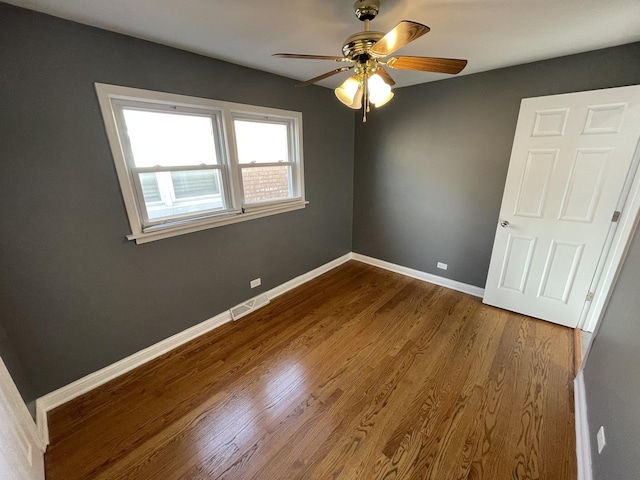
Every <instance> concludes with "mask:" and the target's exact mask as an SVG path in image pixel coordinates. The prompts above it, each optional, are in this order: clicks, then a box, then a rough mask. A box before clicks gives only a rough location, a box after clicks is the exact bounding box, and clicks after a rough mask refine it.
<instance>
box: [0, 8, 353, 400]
mask: <svg viewBox="0 0 640 480" xmlns="http://www.w3.org/2000/svg"><path fill="white" fill-rule="evenodd" d="M274 61H275V60H274ZM94 82H104V83H110V84H116V85H126V86H130V87H137V88H144V89H149V90H157V91H165V92H172V93H178V94H186V95H193V96H198V97H205V98H213V99H220V100H226V101H232V102H241V103H247V104H253V105H262V106H269V107H276V108H283V109H290V110H296V111H301V112H302V114H303V123H304V147H305V151H304V161H305V186H306V194H307V199H308V200H309V201H310V205H309V206H308V207H307V208H306V209H304V210H299V211H295V212H290V213H285V214H280V215H275V216H270V217H267V218H263V219H259V220H253V221H249V222H244V223H241V224H236V225H229V226H225V227H219V228H214V229H211V230H206V231H202V232H197V233H192V234H188V235H183V236H179V237H174V238H170V239H165V240H160V241H156V242H152V243H149V244H145V245H136V244H135V243H133V242H129V241H127V240H125V238H124V236H125V235H126V234H127V233H130V230H129V225H128V221H127V216H126V213H125V209H124V205H123V201H122V197H121V195H120V190H119V185H118V180H117V178H116V172H115V168H114V164H113V160H112V157H111V153H110V150H109V144H108V142H107V138H106V135H105V130H104V126H103V122H102V118H101V114H100V110H99V107H98V102H97V99H96V94H95V91H94ZM294 84H295V82H294V81H293V80H290V79H285V78H282V77H278V76H275V75H271V74H267V73H263V72H258V71H255V70H251V69H247V68H243V67H239V66H236V65H231V64H228V63H224V62H221V61H217V60H212V59H210V58H206V57H202V56H199V55H195V54H190V53H186V52H183V51H180V50H176V49H172V48H168V47H164V46H161V45H157V44H154V43H150V42H145V41H142V40H137V39H134V38H130V37H127V36H123V35H119V34H114V33H110V32H107V31H104V30H99V29H96V28H92V27H88V26H83V25H80V24H76V23H73V22H68V21H65V20H61V19H57V18H53V17H50V16H47V15H43V14H39V13H35V12H31V11H28V10H23V9H19V8H15V7H12V6H9V5H7V4H2V3H0V106H1V107H0V108H1V114H0V146H1V147H0V155H1V161H0V205H2V210H3V212H2V235H0V264H1V266H2V268H1V269H0V324H1V325H2V327H3V329H4V331H5V332H6V336H7V337H8V340H9V341H10V343H11V345H12V347H13V349H14V350H15V353H16V355H17V357H18V359H19V360H20V362H21V364H22V368H23V370H24V373H25V375H26V377H27V379H28V383H29V387H30V388H28V389H24V388H23V395H25V397H26V398H25V399H26V400H27V401H30V400H32V398H33V396H40V395H43V394H45V393H47V392H49V391H51V390H53V389H56V388H58V387H61V386H63V385H65V384H67V383H69V382H71V381H73V380H76V379H78V378H80V377H82V376H84V375H86V374H88V373H91V372H93V371H95V370H97V369H100V368H101V367H104V366H106V365H109V364H111V363H113V362H115V361H117V360H119V359H121V358H123V357H125V356H127V355H130V354H132V353H134V352H136V351H138V350H140V349H142V348H144V347H146V346H148V345H151V344H153V343H156V342H158V341H160V340H162V339H164V338H166V337H168V336H170V335H172V334H174V333H177V332H179V331H182V330H184V329H186V328H188V327H190V326H192V325H194V324H197V323H199V322H202V321H204V320H206V319H207V318H210V317H212V316H213V315H216V314H218V313H220V312H222V311H224V310H225V309H227V308H229V307H230V306H233V305H235V304H237V303H239V302H241V301H243V300H246V299H248V298H250V297H252V296H254V295H256V294H257V293H258V292H259V291H264V290H267V289H269V288H272V287H274V286H276V285H279V284H281V283H283V282H285V281H287V280H289V279H291V278H293V277H295V276H297V275H300V274H302V273H305V272H307V271H309V270H311V269H313V268H315V267H317V266H319V265H322V264H323V263H326V262H328V261H330V260H333V259H335V258H337V257H338V256H340V255H343V254H345V253H347V252H349V251H350V250H351V225H352V211H353V210H352V198H353V141H354V140H353V139H354V126H353V125H354V124H353V113H352V112H351V111H350V110H348V109H345V108H343V107H342V106H341V105H340V103H339V102H336V101H334V98H333V92H331V91H330V90H327V89H324V88H320V87H310V88H307V89H297V88H294ZM256 277H261V278H262V287H261V288H260V289H255V290H251V289H250V288H249V281H250V280H251V279H253V278H256Z"/></svg>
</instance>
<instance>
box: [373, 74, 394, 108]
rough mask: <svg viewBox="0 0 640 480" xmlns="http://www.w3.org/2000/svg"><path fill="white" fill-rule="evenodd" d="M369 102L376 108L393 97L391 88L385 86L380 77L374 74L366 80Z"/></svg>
mask: <svg viewBox="0 0 640 480" xmlns="http://www.w3.org/2000/svg"><path fill="white" fill-rule="evenodd" d="M367 88H368V89H369V100H370V101H371V103H373V104H374V105H375V106H376V107H381V106H382V105H384V104H385V103H387V102H388V101H389V100H391V98H392V97H393V92H392V91H391V86H390V85H388V84H386V83H385V81H384V80H383V79H382V77H381V76H380V75H378V74H377V73H374V74H373V75H371V76H370V77H369V78H368V79H367Z"/></svg>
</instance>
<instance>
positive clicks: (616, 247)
mask: <svg viewBox="0 0 640 480" xmlns="http://www.w3.org/2000/svg"><path fill="white" fill-rule="evenodd" d="M639 163H640V140H639V141H638V144H637V145H636V150H635V153H634V155H633V160H632V163H631V169H630V175H633V181H632V183H631V188H630V189H629V191H628V194H627V196H626V199H625V198H624V190H623V191H622V192H621V194H622V196H623V198H622V202H621V203H623V209H622V210H621V215H620V219H619V221H618V228H617V229H616V232H615V234H614V236H613V241H612V242H611V245H610V247H609V250H608V252H603V255H602V257H601V260H600V262H603V263H604V265H603V267H604V268H603V271H602V276H601V278H600V280H599V282H598V285H597V288H596V291H595V292H594V297H593V300H592V302H591V306H590V308H589V311H588V312H587V314H586V315H582V317H583V318H581V320H580V321H579V323H578V328H579V329H581V330H586V331H590V332H593V335H592V337H591V341H590V342H589V345H588V346H587V348H586V351H585V353H584V356H583V357H584V358H583V361H582V366H581V367H580V370H582V369H583V368H584V365H585V364H586V360H587V357H588V356H589V351H590V350H591V345H593V340H594V338H595V337H596V335H597V333H598V330H599V327H600V323H601V320H602V317H603V315H604V312H605V310H606V308H607V305H608V304H609V299H610V298H611V294H612V293H613V288H614V286H615V283H616V280H617V279H618V275H619V274H620V270H621V269H622V265H623V264H624V260H625V258H626V256H627V252H628V250H629V246H630V245H631V240H633V236H634V234H635V231H636V228H637V226H638V223H640V167H639ZM633 169H635V172H633Z"/></svg>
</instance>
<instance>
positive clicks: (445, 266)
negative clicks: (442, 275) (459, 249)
mask: <svg viewBox="0 0 640 480" xmlns="http://www.w3.org/2000/svg"><path fill="white" fill-rule="evenodd" d="M436 266H437V267H438V268H439V269H441V270H446V269H447V267H448V265H447V264H446V263H442V262H438V264H437V265H436Z"/></svg>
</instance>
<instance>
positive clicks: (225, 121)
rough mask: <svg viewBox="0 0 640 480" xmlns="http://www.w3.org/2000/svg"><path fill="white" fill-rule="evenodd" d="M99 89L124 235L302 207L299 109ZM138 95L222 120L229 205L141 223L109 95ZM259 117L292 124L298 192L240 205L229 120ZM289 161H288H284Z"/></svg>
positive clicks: (140, 238)
mask: <svg viewBox="0 0 640 480" xmlns="http://www.w3.org/2000/svg"><path fill="white" fill-rule="evenodd" d="M95 88H96V92H97V95H98V102H99V104H100V109H101V111H102V117H103V120H104V124H105V130H106V133H107V138H108V140H109V144H110V146H111V153H112V155H113V160H114V164H115V167H116V173H117V175H118V180H119V183H120V188H121V191H122V197H123V200H124V204H125V209H126V211H127V216H128V218H129V225H130V227H131V234H129V235H127V236H126V238H127V239H129V240H135V241H136V243H138V244H141V243H147V242H152V241H155V240H161V239H163V238H169V237H174V236H176V235H184V234H186V233H192V232H197V231H200V230H206V229H209V228H214V227H221V226H224V225H230V224H233V223H239V222H244V221H247V220H253V219H256V218H262V217H266V216H269V215H276V214H280V213H285V212H291V211H294V210H300V209H302V208H305V206H306V205H307V204H308V203H309V202H307V201H306V200H305V194H304V162H303V148H302V113H300V112H294V111H289V110H279V109H275V108H267V107H258V106H253V105H244V104H240V103H232V102H223V101H220V100H211V99H207V98H198V97H190V96H186V95H177V94H171V93H164V92H155V91H150V90H143V89H139V88H130V87H122V86H118V85H108V84H104V83H96V84H95ZM114 100H115V101H118V100H125V101H131V102H136V101H141V102H152V103H157V104H159V105H162V104H165V105H175V106H178V107H184V108H188V109H200V110H201V111H207V112H208V113H213V114H215V115H219V118H220V122H221V130H222V132H221V134H222V139H221V142H220V143H221V145H220V148H221V149H223V150H224V151H223V152H222V153H223V157H224V158H226V159H227V161H228V164H226V165H223V167H224V169H228V175H227V177H228V178H227V179H226V180H227V182H226V183H227V185H225V186H226V187H228V188H229V193H228V195H227V196H228V198H229V199H230V203H231V204H230V205H228V210H225V211H224V212H219V213H216V212H212V213H211V214H208V215H207V214H205V215H203V216H202V217H200V218H197V219H193V218H191V219H184V220H176V221H168V222H166V223H164V224H159V225H152V226H148V227H146V228H145V227H144V226H143V219H142V218H141V215H142V212H140V211H139V209H138V206H137V202H136V192H135V188H136V186H135V184H134V183H135V182H134V181H133V180H132V177H131V176H130V171H129V168H128V167H127V160H126V157H125V153H124V148H125V146H124V145H122V143H121V141H120V136H119V134H118V126H117V123H116V118H115V115H116V113H115V111H114V109H113V105H112V101H114ZM257 117H264V118H265V119H267V120H268V119H274V120H279V119H281V120H283V121H286V122H288V123H289V124H290V125H291V138H290V142H291V153H292V155H293V158H292V159H290V160H292V161H293V165H292V167H291V171H292V181H293V182H299V184H297V185H296V189H297V192H296V193H297V194H298V195H297V196H296V197H295V198H287V199H284V200H276V201H265V202H254V203H248V204H246V205H243V199H244V193H243V191H242V180H241V168H242V167H241V165H240V164H239V163H238V157H237V152H236V143H235V137H234V128H233V120H234V119H235V118H247V119H252V118H253V119H255V118H257ZM283 164H285V165H290V162H285V163H283Z"/></svg>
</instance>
